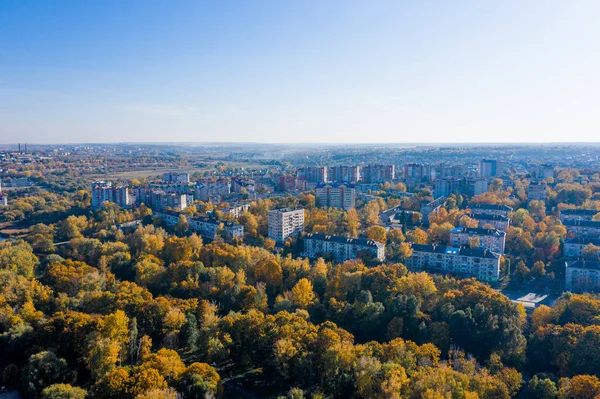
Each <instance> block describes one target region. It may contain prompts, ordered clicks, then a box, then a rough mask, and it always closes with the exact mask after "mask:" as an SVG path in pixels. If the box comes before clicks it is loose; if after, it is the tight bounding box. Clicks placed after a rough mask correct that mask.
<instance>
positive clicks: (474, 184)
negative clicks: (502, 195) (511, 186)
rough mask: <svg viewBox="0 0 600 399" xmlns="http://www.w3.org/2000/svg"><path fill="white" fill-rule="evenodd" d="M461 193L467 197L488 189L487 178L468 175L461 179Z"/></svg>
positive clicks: (485, 191)
mask: <svg viewBox="0 0 600 399" xmlns="http://www.w3.org/2000/svg"><path fill="white" fill-rule="evenodd" d="M463 184H464V188H463V190H462V191H463V194H465V195H467V196H469V197H475V196H476V195H480V194H483V193H487V192H488V191H489V185H488V180H487V179H486V178H477V177H470V178H465V179H464V180H463Z"/></svg>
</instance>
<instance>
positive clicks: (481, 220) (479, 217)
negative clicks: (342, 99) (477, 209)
mask: <svg viewBox="0 0 600 399" xmlns="http://www.w3.org/2000/svg"><path fill="white" fill-rule="evenodd" d="M466 216H468V217H470V218H471V219H474V220H476V221H477V227H479V228H488V226H492V228H494V229H496V230H504V231H506V230H508V227H509V226H510V219H509V218H508V217H506V216H501V215H488V214H482V213H481V214H475V213H471V214H469V215H466Z"/></svg>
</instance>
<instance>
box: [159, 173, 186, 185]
mask: <svg viewBox="0 0 600 399" xmlns="http://www.w3.org/2000/svg"><path fill="white" fill-rule="evenodd" d="M162 181H163V182H165V183H189V182H190V174H189V173H184V172H167V173H163V175H162Z"/></svg>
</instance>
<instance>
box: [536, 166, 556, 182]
mask: <svg viewBox="0 0 600 399" xmlns="http://www.w3.org/2000/svg"><path fill="white" fill-rule="evenodd" d="M531 174H532V175H534V176H535V177H536V178H537V179H540V180H544V179H547V178H549V177H554V166H552V165H548V164H541V165H536V166H535V167H533V168H532V170H531Z"/></svg>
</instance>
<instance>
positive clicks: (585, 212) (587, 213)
mask: <svg viewBox="0 0 600 399" xmlns="http://www.w3.org/2000/svg"><path fill="white" fill-rule="evenodd" d="M597 213H600V211H597V210H594V209H564V210H562V211H560V214H561V215H579V216H594V215H596V214H597Z"/></svg>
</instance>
